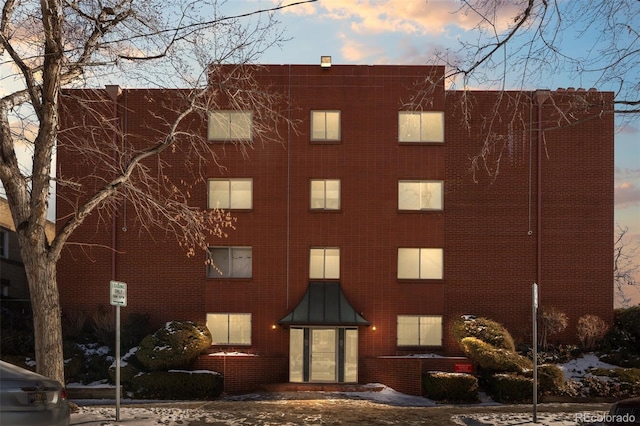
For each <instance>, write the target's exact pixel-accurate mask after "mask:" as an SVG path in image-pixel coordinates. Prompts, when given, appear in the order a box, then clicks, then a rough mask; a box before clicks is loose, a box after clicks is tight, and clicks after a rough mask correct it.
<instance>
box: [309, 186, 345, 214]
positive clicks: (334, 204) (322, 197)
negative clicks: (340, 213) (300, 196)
mask: <svg viewBox="0 0 640 426" xmlns="http://www.w3.org/2000/svg"><path fill="white" fill-rule="evenodd" d="M311 208H312V209H314V210H340V181H339V180H337V179H312V180H311Z"/></svg>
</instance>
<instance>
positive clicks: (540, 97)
mask: <svg viewBox="0 0 640 426" xmlns="http://www.w3.org/2000/svg"><path fill="white" fill-rule="evenodd" d="M550 96H551V92H550V91H549V90H536V92H535V98H536V103H537V104H538V165H537V169H538V170H537V175H538V183H537V188H536V205H537V217H536V282H537V283H538V286H540V281H541V278H542V144H543V142H544V141H543V138H542V129H543V127H542V105H543V104H544V103H545V102H546V100H547V99H549V97H550Z"/></svg>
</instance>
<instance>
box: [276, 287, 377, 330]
mask: <svg viewBox="0 0 640 426" xmlns="http://www.w3.org/2000/svg"><path fill="white" fill-rule="evenodd" d="M278 323H279V324H282V325H369V321H367V320H366V319H364V318H362V316H361V315H360V314H358V313H357V312H356V311H355V310H354V309H353V307H352V306H351V304H349V302H348V301H347V298H346V297H345V295H344V293H342V289H341V288H340V283H337V282H310V283H309V288H308V289H307V292H306V293H305V294H304V296H302V300H301V301H300V303H298V306H296V307H295V308H294V309H293V311H291V312H290V313H289V314H288V315H287V316H285V317H284V318H282V319H281V320H280V321H278Z"/></svg>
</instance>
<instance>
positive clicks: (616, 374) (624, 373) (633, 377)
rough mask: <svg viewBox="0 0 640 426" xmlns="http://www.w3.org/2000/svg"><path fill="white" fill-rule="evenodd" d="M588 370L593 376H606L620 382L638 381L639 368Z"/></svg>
mask: <svg viewBox="0 0 640 426" xmlns="http://www.w3.org/2000/svg"><path fill="white" fill-rule="evenodd" d="M589 372H590V373H591V374H593V375H594V376H607V377H611V378H615V379H617V380H618V381H620V382H626V383H640V368H612V369H608V368H594V369H592V370H589Z"/></svg>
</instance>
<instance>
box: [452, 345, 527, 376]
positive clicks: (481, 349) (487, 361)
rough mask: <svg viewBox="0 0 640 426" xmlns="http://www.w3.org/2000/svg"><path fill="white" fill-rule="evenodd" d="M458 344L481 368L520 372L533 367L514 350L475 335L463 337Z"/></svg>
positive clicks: (493, 370)
mask: <svg viewBox="0 0 640 426" xmlns="http://www.w3.org/2000/svg"><path fill="white" fill-rule="evenodd" d="M460 344H461V346H462V349H463V350H464V353H465V355H466V356H467V357H468V358H469V359H470V360H471V361H473V362H475V363H476V364H478V365H479V366H480V367H481V368H482V369H483V370H488V371H492V372H515V373H521V372H522V371H524V370H530V369H532V368H533V363H532V362H531V360H529V359H528V358H525V357H523V356H522V355H518V354H517V353H516V352H515V351H510V350H506V349H502V348H496V347H495V346H493V345H491V344H489V343H485V342H483V341H482V340H480V339H477V338H475V337H465V338H464V339H462V341H461V342H460Z"/></svg>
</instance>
